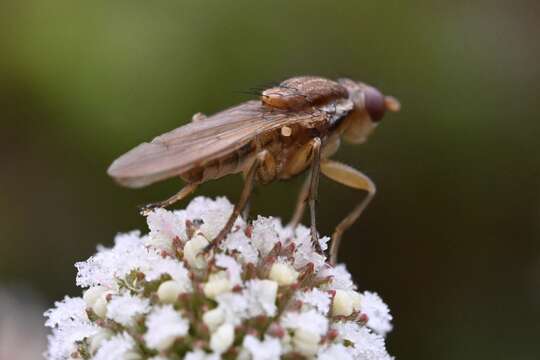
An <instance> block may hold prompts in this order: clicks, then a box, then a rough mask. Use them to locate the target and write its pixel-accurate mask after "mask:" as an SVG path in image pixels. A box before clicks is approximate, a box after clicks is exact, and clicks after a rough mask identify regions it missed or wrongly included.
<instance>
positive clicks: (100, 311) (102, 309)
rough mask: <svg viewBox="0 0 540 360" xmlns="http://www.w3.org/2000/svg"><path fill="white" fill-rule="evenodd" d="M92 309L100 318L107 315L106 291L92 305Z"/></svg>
mask: <svg viewBox="0 0 540 360" xmlns="http://www.w3.org/2000/svg"><path fill="white" fill-rule="evenodd" d="M92 310H93V311H94V313H95V314H96V315H97V316H99V317H100V318H104V317H105V316H106V315H107V293H102V294H101V296H100V297H99V298H98V299H97V300H96V301H95V302H94V305H92Z"/></svg>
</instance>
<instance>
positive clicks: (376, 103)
mask: <svg viewBox="0 0 540 360" xmlns="http://www.w3.org/2000/svg"><path fill="white" fill-rule="evenodd" d="M364 104H365V107H366V111H367V113H368V114H369V117H370V118H371V120H372V121H374V122H378V121H381V120H382V118H383V116H384V112H385V110H386V106H385V103H384V96H383V94H381V93H380V91H379V90H377V89H375V88H372V87H367V88H366V89H365V90H364Z"/></svg>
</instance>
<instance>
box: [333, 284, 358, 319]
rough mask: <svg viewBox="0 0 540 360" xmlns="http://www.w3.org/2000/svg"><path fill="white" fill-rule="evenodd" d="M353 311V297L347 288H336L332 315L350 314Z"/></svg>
mask: <svg viewBox="0 0 540 360" xmlns="http://www.w3.org/2000/svg"><path fill="white" fill-rule="evenodd" d="M352 312H353V299H352V297H351V296H350V295H349V293H348V292H347V291H345V290H336V295H334V302H333V303H332V315H334V316H349V315H351V314H352Z"/></svg>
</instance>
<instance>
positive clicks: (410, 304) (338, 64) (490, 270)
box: [0, 0, 540, 360]
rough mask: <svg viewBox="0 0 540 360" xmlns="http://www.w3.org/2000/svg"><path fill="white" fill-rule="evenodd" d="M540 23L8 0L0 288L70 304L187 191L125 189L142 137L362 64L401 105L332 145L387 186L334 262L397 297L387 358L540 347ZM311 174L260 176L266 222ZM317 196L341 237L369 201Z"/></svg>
mask: <svg viewBox="0 0 540 360" xmlns="http://www.w3.org/2000/svg"><path fill="white" fill-rule="evenodd" d="M539 19H540V6H539V3H538V1H532V0H531V1H516V2H509V1H502V0H496V1H493V0H491V1H487V0H475V1H453V2H449V1H446V2H444V1H414V2H413V1H407V2H406V1H397V0H394V1H385V2H382V1H375V0H362V1H336V2H330V1H315V0H311V1H272V2H270V1H266V2H253V1H234V2H232V1H230V2H225V1H153V2H149V1H140V0H131V1H91V2H90V1H89V2H74V1H68V0H61V1H37V0H33V1H24V2H23V1H7V2H6V1H4V2H1V3H0V124H1V126H0V133H1V142H0V161H1V170H0V171H1V175H0V245H1V247H0V249H1V250H0V287H4V288H10V289H13V288H21V287H23V288H25V289H30V291H31V293H33V294H38V295H37V296H38V297H39V298H40V300H36V301H38V302H40V303H41V304H42V306H49V305H50V304H51V303H52V301H54V300H57V299H60V298H62V297H63V295H64V294H66V293H67V294H71V295H77V294H79V290H78V289H76V288H75V285H74V276H75V268H74V266H73V264H74V262H76V261H79V260H82V259H86V258H87V257H88V256H90V255H92V254H93V253H94V251H95V246H96V244H97V243H103V244H106V245H110V244H111V243H112V240H113V237H114V235H115V234H116V233H117V232H119V231H127V230H131V229H134V228H140V229H143V230H144V229H145V225H144V219H143V218H142V217H141V216H139V215H138V213H137V211H136V205H139V204H143V203H145V202H150V201H154V200H161V199H163V198H165V197H167V196H168V195H170V194H172V193H173V192H174V191H176V190H177V189H178V187H179V186H180V182H179V181H177V180H175V179H172V180H170V181H167V182H164V183H160V184H157V185H155V186H152V187H150V188H147V189H143V190H137V191H135V190H129V189H124V188H121V187H118V186H116V185H115V184H114V183H113V181H111V179H110V178H108V177H107V175H106V173H105V170H106V168H107V166H108V165H109V163H110V162H111V161H112V160H113V159H114V158H115V157H117V156H118V155H120V154H121V153H123V152H125V151H126V150H128V149H129V148H131V147H133V146H134V145H136V144H138V143H140V142H142V141H145V140H148V139H151V138H152V137H153V136H155V135H158V134H160V133H162V132H165V131H168V130H170V129H172V128H175V127H177V126H179V125H181V124H184V123H186V122H187V121H189V120H190V118H191V115H192V114H193V113H195V112H198V111H202V112H204V113H207V114H211V113H214V112H216V111H219V110H221V109H223V108H225V107H228V106H231V105H234V104H237V103H239V102H242V101H245V100H247V99H249V98H250V96H249V95H245V94H244V92H245V91H246V90H248V89H250V88H252V87H257V86H259V85H261V84H265V83H268V82H272V81H276V80H281V79H284V78H287V77H289V76H294V75H299V74H316V75H322V76H327V77H332V78H335V77H339V76H348V77H351V78H354V79H359V80H363V81H366V82H368V83H371V84H373V85H376V86H377V87H379V88H380V89H382V90H383V91H384V92H387V93H390V94H393V95H395V96H396V97H398V98H399V99H400V100H401V102H402V105H403V110H402V112H401V113H399V114H397V115H391V116H387V118H386V119H385V120H383V123H382V124H381V126H380V127H379V128H378V130H377V132H376V133H375V134H374V136H372V137H371V139H370V141H369V143H368V144H366V145H362V146H350V145H349V146H344V147H342V149H341V150H340V152H339V153H338V155H337V158H338V159H340V160H342V161H345V162H347V163H349V164H351V165H353V166H355V167H357V168H359V169H362V170H363V171H364V172H366V173H367V174H369V175H370V176H371V177H372V179H373V180H374V181H375V182H376V183H377V185H378V189H379V194H378V196H377V197H376V199H375V201H374V203H373V204H372V206H370V207H369V211H367V213H366V214H365V216H363V217H362V218H361V220H360V221H359V222H358V223H357V224H356V225H355V226H354V227H353V229H352V230H351V231H350V232H348V233H347V234H346V237H345V243H344V245H343V248H342V252H341V254H342V256H341V260H342V261H344V262H345V263H347V265H348V267H349V269H350V270H351V271H352V273H353V275H354V276H355V278H356V281H357V282H358V283H359V285H360V287H361V288H362V289H372V290H375V291H377V292H379V293H380V294H381V295H382V296H383V298H384V299H385V300H386V301H387V303H388V304H389V305H390V308H391V309H392V312H393V314H394V317H395V330H394V331H393V332H392V333H391V334H390V336H389V340H388V347H389V350H390V352H391V353H392V354H394V355H396V356H397V357H398V358H400V359H434V358H436V359H460V360H463V359H509V358H511V359H538V357H539V356H540V306H539V305H540V243H539V240H540V121H539V120H540V119H539V115H538V113H539V109H538V105H539V90H540V86H539V83H540V70H539V66H538V64H539V55H540V42H539V40H538V39H539V35H540V31H539V27H538V25H539ZM300 184H301V180H300V179H295V180H292V181H290V182H284V183H276V184H272V185H270V186H266V187H264V188H258V190H257V193H256V195H255V197H254V201H253V207H254V213H261V214H265V215H275V216H281V217H284V218H288V217H289V216H290V213H291V212H292V207H293V203H294V200H295V198H296V191H297V189H298V188H299V186H300ZM240 186H241V179H240V178H239V177H228V178H225V179H222V180H220V181H215V182H212V183H208V184H205V185H204V186H203V187H202V188H200V191H199V194H204V195H207V196H217V195H226V196H228V197H229V198H230V199H232V200H235V199H236V198H237V197H238V194H239V191H240ZM320 187H321V189H320V203H319V223H320V229H319V230H320V231H321V232H322V233H326V234H330V233H331V231H332V229H333V226H334V225H335V224H336V223H337V222H338V221H339V220H340V218H341V217H342V216H344V215H345V214H346V212H347V211H348V209H350V208H351V207H353V206H354V204H355V201H356V200H357V194H356V193H354V191H352V190H348V189H346V188H343V187H341V186H339V185H337V184H333V183H331V182H330V181H327V180H322V181H321V186H320ZM184 205H185V203H184V204H181V205H179V206H184ZM17 293H18V294H25V296H27V295H28V294H29V293H30V292H29V291H27V290H25V291H23V292H17ZM4 335H5V334H4ZM1 337H2V334H0V338H1Z"/></svg>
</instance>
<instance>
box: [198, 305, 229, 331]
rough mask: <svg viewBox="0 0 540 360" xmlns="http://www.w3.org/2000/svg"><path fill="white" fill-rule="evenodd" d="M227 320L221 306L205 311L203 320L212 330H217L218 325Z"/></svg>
mask: <svg viewBox="0 0 540 360" xmlns="http://www.w3.org/2000/svg"><path fill="white" fill-rule="evenodd" d="M224 321H225V313H224V312H223V310H222V309H221V308H219V307H218V308H215V309H212V310H209V311H207V312H205V313H204V315H203V322H204V323H205V324H206V326H208V328H209V329H210V331H215V330H216V329H217V328H218V326H220V325H221V324H223V322H224Z"/></svg>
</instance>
